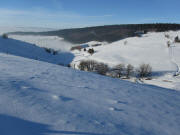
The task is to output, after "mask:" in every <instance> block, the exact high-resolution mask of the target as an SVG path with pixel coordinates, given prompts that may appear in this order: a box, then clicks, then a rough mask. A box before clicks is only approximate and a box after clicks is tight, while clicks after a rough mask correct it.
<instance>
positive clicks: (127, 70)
mask: <svg viewBox="0 0 180 135" xmlns="http://www.w3.org/2000/svg"><path fill="white" fill-rule="evenodd" d="M133 70H134V67H133V66H132V65H131V64H128V65H127V68H126V77H127V78H129V76H130V75H131V74H132V73H133Z"/></svg>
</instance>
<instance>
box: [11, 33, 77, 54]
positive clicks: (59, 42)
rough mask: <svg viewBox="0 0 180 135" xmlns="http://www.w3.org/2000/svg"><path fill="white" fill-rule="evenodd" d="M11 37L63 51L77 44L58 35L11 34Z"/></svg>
mask: <svg viewBox="0 0 180 135" xmlns="http://www.w3.org/2000/svg"><path fill="white" fill-rule="evenodd" d="M9 37H10V38H12V39H16V40H20V41H24V42H27V43H30V44H35V45H36V46H39V47H46V48H52V49H54V50H61V51H69V50H70V49H71V47H72V46H75V45H73V44H71V43H69V42H66V41H64V39H63V38H60V37H57V36H37V35H36V36H34V35H28V36H27V35H26V36H23V35H9Z"/></svg>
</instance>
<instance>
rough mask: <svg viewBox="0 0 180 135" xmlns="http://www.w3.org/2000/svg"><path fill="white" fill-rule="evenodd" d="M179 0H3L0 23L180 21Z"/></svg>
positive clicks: (47, 24)
mask: <svg viewBox="0 0 180 135" xmlns="http://www.w3.org/2000/svg"><path fill="white" fill-rule="evenodd" d="M179 6H180V0H1V1H0V26H23V27H27V26H28V27H48V28H71V27H85V26H96V25H109V24H127V23H128V24H132V23H156V22H162V23H164V22H170V23H180V7H179Z"/></svg>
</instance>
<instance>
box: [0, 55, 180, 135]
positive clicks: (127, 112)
mask: <svg viewBox="0 0 180 135" xmlns="http://www.w3.org/2000/svg"><path fill="white" fill-rule="evenodd" d="M0 65H1V66H0V72H1V75H0V134H2V135H12V134H13V135H32V134H33V135H44V134H53V135H55V134H63V135H67V134H72V135H179V133H180V128H179V125H180V92H178V91H172V90H168V89H163V88H160V87H155V86H148V85H147V86H145V85H140V84H133V83H130V82H126V81H121V80H119V79H112V78H108V77H104V76H100V75H96V74H92V73H86V72H81V71H76V70H72V69H69V68H65V67H61V66H58V65H54V64H49V63H45V62H40V61H35V60H30V59H25V58H22V57H17V56H12V55H7V54H2V53H1V54H0Z"/></svg>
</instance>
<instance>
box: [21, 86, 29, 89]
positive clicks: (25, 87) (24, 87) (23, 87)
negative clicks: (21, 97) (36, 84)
mask: <svg viewBox="0 0 180 135" xmlns="http://www.w3.org/2000/svg"><path fill="white" fill-rule="evenodd" d="M29 88H30V87H28V86H21V89H29Z"/></svg>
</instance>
